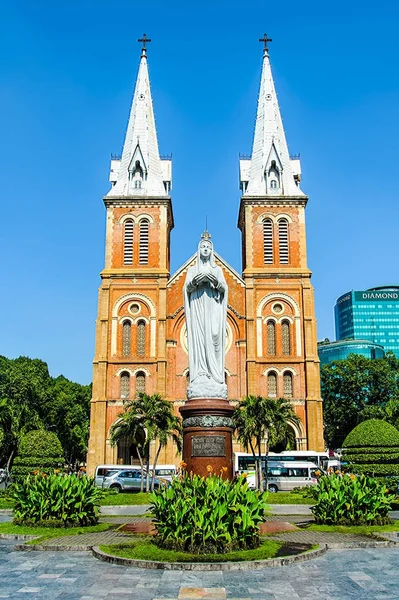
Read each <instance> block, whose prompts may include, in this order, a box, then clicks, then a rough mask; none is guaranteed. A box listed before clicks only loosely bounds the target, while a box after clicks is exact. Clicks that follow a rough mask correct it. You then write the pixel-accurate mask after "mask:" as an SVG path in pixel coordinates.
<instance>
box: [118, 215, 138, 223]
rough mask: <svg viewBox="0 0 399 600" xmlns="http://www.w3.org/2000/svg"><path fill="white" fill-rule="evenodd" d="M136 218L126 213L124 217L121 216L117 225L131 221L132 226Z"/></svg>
mask: <svg viewBox="0 0 399 600" xmlns="http://www.w3.org/2000/svg"><path fill="white" fill-rule="evenodd" d="M136 218H137V217H135V215H132V214H131V213H126V214H125V215H122V216H121V217H120V219H119V221H118V223H120V224H121V225H123V224H124V222H125V221H129V220H131V221H133V223H134V224H136Z"/></svg>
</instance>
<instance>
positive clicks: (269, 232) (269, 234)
mask: <svg viewBox="0 0 399 600" xmlns="http://www.w3.org/2000/svg"><path fill="white" fill-rule="evenodd" d="M263 260H264V263H265V265H272V264H273V221H272V220H271V219H264V220H263Z"/></svg>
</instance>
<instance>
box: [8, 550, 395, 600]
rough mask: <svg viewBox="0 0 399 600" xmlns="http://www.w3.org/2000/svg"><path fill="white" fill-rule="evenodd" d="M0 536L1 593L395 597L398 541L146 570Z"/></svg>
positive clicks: (88, 599) (26, 598) (73, 599)
mask: <svg viewBox="0 0 399 600" xmlns="http://www.w3.org/2000/svg"><path fill="white" fill-rule="evenodd" d="M14 543H15V542H13V541H8V540H1V541H0V598H10V599H11V600H22V599H23V600H33V599H37V600H42V599H43V600H53V598H54V599H55V598H57V599H58V600H101V599H106V600H121V599H122V598H123V599H126V600H136V599H137V600H155V599H157V598H159V599H161V598H162V599H163V600H166V599H173V600H177V599H179V600H188V599H191V600H194V599H197V598H198V599H200V598H201V599H207V600H217V599H218V600H221V599H227V600H236V599H248V600H249V599H252V600H255V599H262V600H285V599H286V598H287V599H289V600H298V599H301V600H305V599H306V600H314V599H317V600H322V599H326V600H327V599H328V600H333V599H334V600H347V599H348V600H349V599H354V600H355V599H356V600H363V599H368V600H369V599H375V600H379V599H384V600H388V599H392V600H398V598H399V570H398V564H399V548H375V549H358V550H329V551H328V552H327V554H325V555H324V556H322V557H320V558H316V559H313V560H311V561H309V562H304V563H300V564H294V565H290V566H285V567H276V568H266V569H262V570H259V571H238V572H184V571H150V570H144V569H137V568H134V567H123V566H119V565H111V564H108V563H104V562H100V561H98V560H96V559H95V558H94V557H93V556H92V555H91V553H89V552H67V551H66V552H63V551H62V552H16V551H14V550H13V546H14Z"/></svg>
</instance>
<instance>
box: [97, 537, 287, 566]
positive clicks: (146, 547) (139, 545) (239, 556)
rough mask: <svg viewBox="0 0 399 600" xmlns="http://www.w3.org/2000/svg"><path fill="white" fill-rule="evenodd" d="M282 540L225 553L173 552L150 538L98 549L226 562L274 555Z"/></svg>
mask: <svg viewBox="0 0 399 600" xmlns="http://www.w3.org/2000/svg"><path fill="white" fill-rule="evenodd" d="M282 545H283V544H282V542H275V541H271V540H270V541H265V542H263V543H262V544H261V545H260V546H259V548H255V549H254V550H237V551H234V552H228V553H226V554H200V555H198V554H189V553H188V552H175V551H174V550H164V549H163V548H159V547H158V546H156V545H155V544H154V543H152V542H151V540H148V539H143V540H137V541H136V542H134V543H132V544H118V545H114V546H100V550H102V551H103V552H106V553H107V554H112V555H114V556H120V557H122V558H134V559H137V560H157V561H160V562H227V561H234V562H236V561H240V560H264V559H266V558H273V557H274V556H276V554H277V553H278V551H279V550H280V548H281V546H282Z"/></svg>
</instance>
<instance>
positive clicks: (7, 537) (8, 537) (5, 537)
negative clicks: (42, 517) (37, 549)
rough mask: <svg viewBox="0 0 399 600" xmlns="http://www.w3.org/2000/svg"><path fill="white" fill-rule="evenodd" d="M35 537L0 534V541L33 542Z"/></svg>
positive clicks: (18, 534)
mask: <svg viewBox="0 0 399 600" xmlns="http://www.w3.org/2000/svg"><path fill="white" fill-rule="evenodd" d="M37 537H38V536H37V535H22V534H20V533H0V540H34V539H35V538H37Z"/></svg>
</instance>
